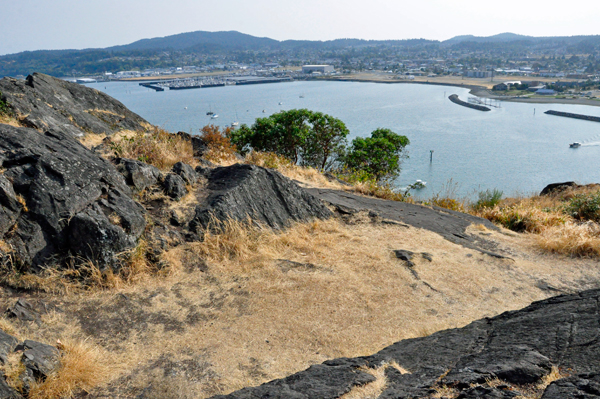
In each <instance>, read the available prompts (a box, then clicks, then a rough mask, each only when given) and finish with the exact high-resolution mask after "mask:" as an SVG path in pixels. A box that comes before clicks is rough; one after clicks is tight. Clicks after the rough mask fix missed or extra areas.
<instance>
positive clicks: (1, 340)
mask: <svg viewBox="0 0 600 399" xmlns="http://www.w3.org/2000/svg"><path fill="white" fill-rule="evenodd" d="M18 343H19V341H18V340H17V339H16V338H15V337H13V336H12V335H9V334H7V333H5V332H4V331H2V330H0V362H1V363H2V364H5V363H6V360H7V356H8V354H9V353H12V352H13V351H14V350H15V347H16V346H17V344H18ZM0 379H1V378H0ZM0 397H1V396H0Z"/></svg>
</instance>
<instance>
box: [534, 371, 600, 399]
mask: <svg viewBox="0 0 600 399" xmlns="http://www.w3.org/2000/svg"><path fill="white" fill-rule="evenodd" d="M571 398H573V399H598V398H600V373H596V374H583V375H576V376H572V377H568V378H563V379H560V380H558V381H554V382H553V383H552V384H550V385H549V386H548V388H546V391H545V392H544V395H543V396H542V399H571Z"/></svg>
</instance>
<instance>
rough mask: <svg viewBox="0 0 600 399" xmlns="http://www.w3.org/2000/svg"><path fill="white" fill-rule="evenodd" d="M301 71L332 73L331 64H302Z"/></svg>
mask: <svg viewBox="0 0 600 399" xmlns="http://www.w3.org/2000/svg"><path fill="white" fill-rule="evenodd" d="M302 72H303V73H313V72H320V73H332V72H334V69H333V66H331V65H302Z"/></svg>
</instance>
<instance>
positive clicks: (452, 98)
mask: <svg viewBox="0 0 600 399" xmlns="http://www.w3.org/2000/svg"><path fill="white" fill-rule="evenodd" d="M448 99H449V100H450V101H452V102H453V103H454V104H458V105H462V106H463V107H467V108H472V109H476V110H478V111H490V109H489V108H488V107H484V106H483V105H477V104H471V103H468V102H466V101H463V100H461V99H460V98H458V95H457V94H452V95H451V96H449V97H448Z"/></svg>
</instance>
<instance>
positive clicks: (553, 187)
mask: <svg viewBox="0 0 600 399" xmlns="http://www.w3.org/2000/svg"><path fill="white" fill-rule="evenodd" d="M577 186H578V184H577V183H575V182H574V181H567V182H564V183H552V184H548V185H547V186H546V187H544V189H543V190H542V191H541V192H540V195H550V194H553V193H556V192H560V191H564V190H566V189H567V188H570V187H577Z"/></svg>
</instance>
